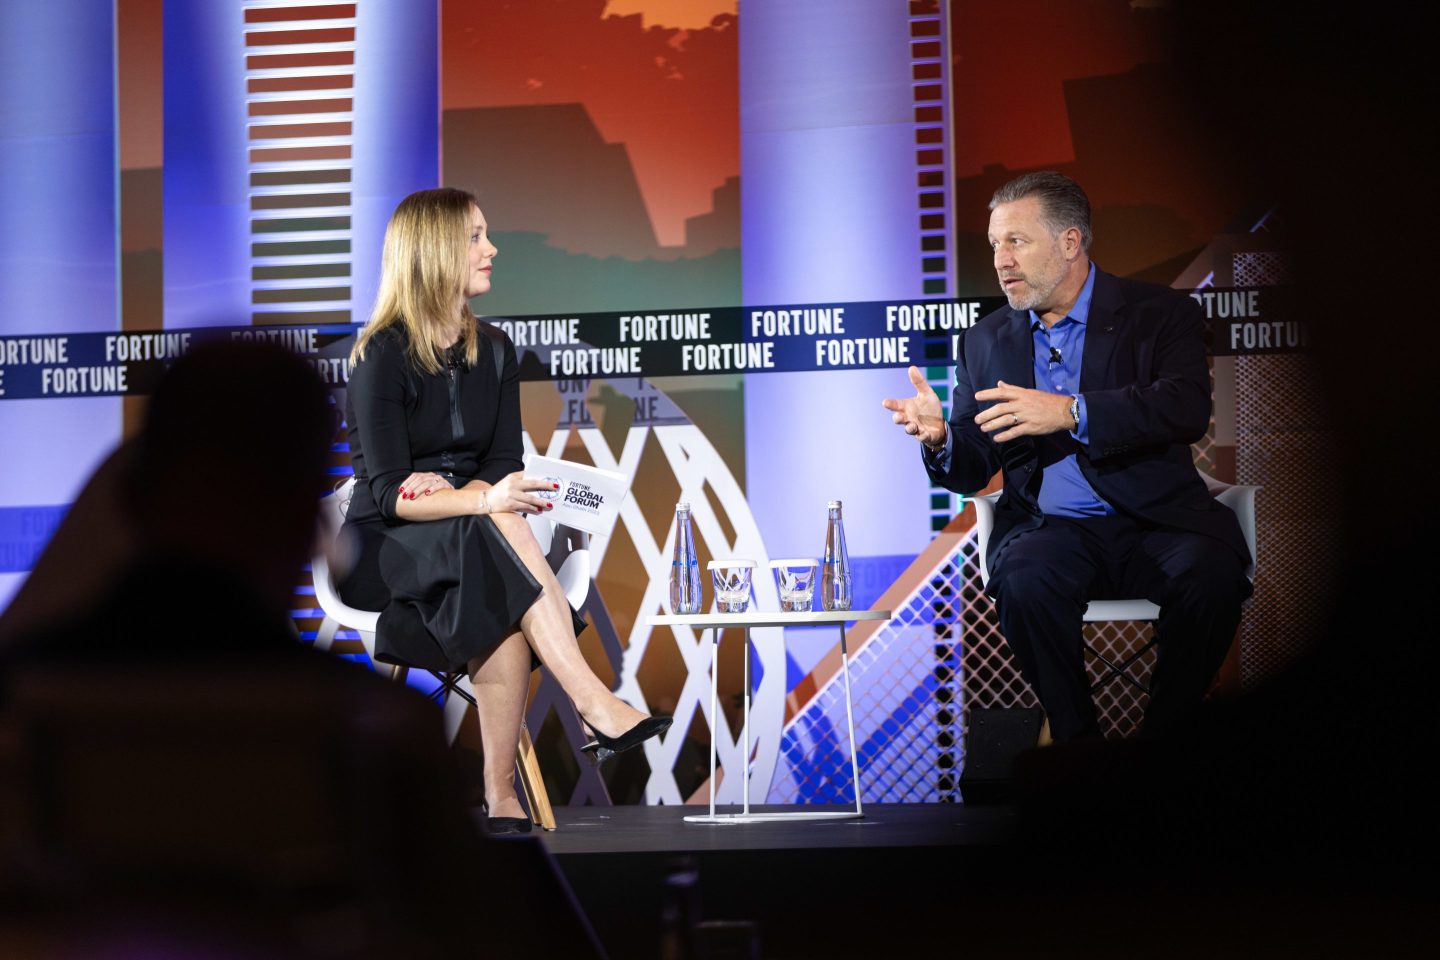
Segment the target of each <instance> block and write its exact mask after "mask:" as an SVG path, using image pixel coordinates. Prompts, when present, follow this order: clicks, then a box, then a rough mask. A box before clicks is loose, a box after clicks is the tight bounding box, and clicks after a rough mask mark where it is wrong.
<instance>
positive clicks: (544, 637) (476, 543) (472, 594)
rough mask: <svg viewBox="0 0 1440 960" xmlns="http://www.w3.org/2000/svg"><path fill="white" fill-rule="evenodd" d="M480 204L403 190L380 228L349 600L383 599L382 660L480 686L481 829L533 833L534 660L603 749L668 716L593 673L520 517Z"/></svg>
mask: <svg viewBox="0 0 1440 960" xmlns="http://www.w3.org/2000/svg"><path fill="white" fill-rule="evenodd" d="M498 252H499V251H498V250H497V249H496V248H495V245H494V244H493V243H491V242H490V238H489V236H488V235H487V233H486V223H485V217H484V215H482V214H481V212H480V207H479V204H477V203H476V201H475V198H474V197H473V196H472V195H471V194H469V193H466V192H464V191H461V190H454V189H449V188H442V189H438V190H422V191H420V192H419V193H413V194H411V195H410V196H408V197H406V198H405V199H404V200H402V201H401V202H400V205H399V206H398V207H397V208H396V209H395V213H394V214H393V215H392V216H391V218H390V223H389V225H388V226H387V227H386V230H385V249H384V258H383V264H382V267H381V280H380V291H379V294H378V295H377V297H376V301H375V309H374V311H373V312H372V313H371V315H370V322H369V324H367V325H366V326H365V328H364V329H363V330H362V331H361V332H360V335H359V337H358V338H357V339H356V342H355V349H354V351H353V353H352V354H351V360H352V362H353V363H354V369H353V371H352V373H351V375H350V383H349V389H348V400H347V404H346V406H347V409H346V419H347V422H348V423H349V432H350V455H351V460H352V462H353V464H354V467H355V479H356V483H355V488H354V489H355V492H354V496H353V498H352V500H351V503H350V509H349V513H348V514H347V517H346V524H345V525H346V529H347V530H348V531H349V532H350V533H351V534H352V535H353V538H354V541H355V542H356V543H357V545H358V548H359V549H358V551H357V557H358V559H357V560H356V562H355V565H354V568H353V569H352V570H351V571H350V572H349V573H348V574H347V576H346V577H345V578H344V580H343V582H342V583H341V585H340V593H341V596H342V598H343V599H344V600H345V602H346V603H349V604H351V605H353V606H356V607H359V608H361V609H369V610H380V611H382V613H381V615H380V621H379V628H378V631H377V634H376V655H377V657H378V658H379V659H380V660H382V661H385V662H388V663H394V664H403V665H406V666H412V667H420V668H423V669H428V670H444V671H461V670H463V671H465V672H466V673H467V674H468V675H469V676H470V679H471V681H472V682H473V683H474V685H475V692H476V695H477V696H476V699H477V700H478V702H479V703H478V709H479V715H480V735H481V742H482V744H483V748H484V751H485V803H486V808H487V812H488V820H487V825H488V826H489V828H490V829H491V831H492V832H496V833H514V832H528V831H529V829H530V821H529V820H528V819H526V818H525V817H524V816H523V811H522V810H521V807H520V803H519V800H518V798H517V797H516V796H515V789H514V777H513V771H514V767H515V750H516V745H517V742H518V739H519V734H520V722H521V718H522V715H523V712H524V707H525V696H526V693H527V690H528V687H529V674H530V670H531V669H532V664H533V660H532V657H534V658H538V660H539V661H540V662H541V663H543V664H544V665H545V666H546V667H547V668H549V670H550V672H551V673H552V674H553V675H554V676H555V678H556V680H558V681H559V682H560V685H561V687H562V688H563V689H564V690H565V692H566V694H568V695H569V696H570V698H571V699H572V700H573V701H574V702H575V706H576V708H577V709H578V710H579V711H580V715H581V717H582V718H583V719H584V720H585V723H586V725H587V726H588V727H589V728H590V729H591V731H592V732H593V733H594V736H595V742H594V743H592V744H590V745H589V748H590V749H598V750H600V751H601V752H602V756H603V755H605V754H606V753H608V752H619V751H620V750H625V749H629V748H630V747H634V746H636V745H637V744H639V743H640V742H642V741H643V740H645V739H647V738H648V737H652V736H655V735H656V734H659V733H661V732H663V731H664V730H665V729H666V728H667V727H669V725H670V720H669V718H668V717H647V716H646V715H644V714H642V713H640V712H639V711H638V710H636V709H634V708H633V707H631V706H630V705H629V704H627V703H625V702H624V701H622V700H620V699H619V698H618V697H616V696H615V695H614V694H613V693H611V692H610V690H609V689H608V688H607V687H606V686H605V684H604V683H602V682H601V681H600V679H599V678H597V677H596V676H595V674H594V673H593V672H591V670H590V668H589V666H588V665H587V664H586V662H585V659H584V657H583V656H582V655H581V653H580V649H579V646H578V645H577V644H576V641H575V633H576V629H577V625H583V621H578V618H576V616H575V614H574V612H573V611H572V610H571V609H570V606H569V604H567V603H566V600H565V594H564V593H563V592H562V591H561V589H560V586H559V584H558V583H557V582H556V581H555V577H554V575H553V574H552V573H551V571H550V567H549V565H548V564H547V563H546V561H545V557H544V556H543V555H542V554H541V552H540V548H539V545H538V544H537V543H536V541H535V538H534V536H533V535H532V534H531V532H530V526H529V522H528V521H527V520H526V515H527V514H538V513H543V512H544V511H545V510H546V509H548V505H547V503H546V501H545V500H542V499H541V498H540V497H538V496H536V491H538V490H542V489H544V488H545V487H546V486H547V484H546V482H545V481H541V480H536V479H532V478H527V477H525V476H524V475H523V474H522V473H521V472H520V471H521V467H522V463H521V455H522V446H521V439H520V383H519V379H520V378H519V369H518V366H517V364H516V359H515V347H514V345H513V344H512V343H511V342H510V340H509V338H508V337H506V336H505V335H504V334H503V333H501V332H500V331H499V330H497V329H496V328H494V327H492V326H490V325H489V324H485V323H482V322H480V321H478V320H477V319H476V318H475V315H474V314H473V313H471V312H470V306H469V298H470V297H474V296H478V295H479V294H482V293H485V292H486V291H488V290H489V289H490V278H491V270H492V267H493V264H494V261H495V257H496V255H497V254H498Z"/></svg>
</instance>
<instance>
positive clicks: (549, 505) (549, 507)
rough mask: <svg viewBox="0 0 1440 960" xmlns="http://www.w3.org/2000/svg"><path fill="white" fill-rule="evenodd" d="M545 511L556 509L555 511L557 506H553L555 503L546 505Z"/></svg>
mask: <svg viewBox="0 0 1440 960" xmlns="http://www.w3.org/2000/svg"><path fill="white" fill-rule="evenodd" d="M545 509H546V510H554V509H555V504H553V503H547V504H545Z"/></svg>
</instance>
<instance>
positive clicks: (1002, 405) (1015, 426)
mask: <svg viewBox="0 0 1440 960" xmlns="http://www.w3.org/2000/svg"><path fill="white" fill-rule="evenodd" d="M975 399H976V401H977V402H979V403H986V402H988V401H990V400H998V401H1000V402H999V403H996V404H995V405H994V406H993V407H991V408H989V409H988V410H982V411H980V413H979V414H977V415H976V417H975V422H976V423H978V424H980V429H981V430H983V431H985V432H986V433H988V434H990V439H992V440H994V441H995V442H996V443H1003V442H1005V441H1006V440H1014V439H1015V438H1016V437H1039V436H1043V435H1045V434H1047V433H1059V432H1060V431H1061V430H1072V429H1074V428H1075V421H1074V420H1072V419H1071V418H1070V398H1069V397H1067V396H1066V395H1065V394H1063V393H1046V392H1045V391H1044V390H1028V389H1026V388H1025V387H1012V386H1011V385H1010V384H1008V383H1006V382H1005V381H1004V380H1001V381H1000V382H999V383H998V384H997V385H996V386H994V387H991V388H990V389H989V390H981V391H980V392H978V393H976V394H975ZM996 431H1000V432H998V433H997V432H996Z"/></svg>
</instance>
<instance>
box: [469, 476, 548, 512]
mask: <svg viewBox="0 0 1440 960" xmlns="http://www.w3.org/2000/svg"><path fill="white" fill-rule="evenodd" d="M559 489H560V485H559V484H558V483H552V482H550V481H549V480H537V479H535V478H534V477H527V476H525V475H524V474H523V473H512V474H510V475H509V476H507V477H505V478H504V479H503V480H501V481H500V482H499V483H497V484H495V485H494V486H493V487H491V488H490V489H489V490H487V491H486V492H485V500H486V503H487V505H488V506H489V510H487V511H485V512H487V513H544V512H545V511H546V510H549V509H550V508H552V507H553V506H555V505H554V504H553V503H547V502H546V501H544V500H542V499H540V498H539V497H537V496H536V495H535V493H534V491H537V490H559Z"/></svg>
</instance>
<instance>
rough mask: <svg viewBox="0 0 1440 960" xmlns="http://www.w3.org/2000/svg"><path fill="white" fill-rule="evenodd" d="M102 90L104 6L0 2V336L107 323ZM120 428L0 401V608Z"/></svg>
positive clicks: (114, 302)
mask: <svg viewBox="0 0 1440 960" xmlns="http://www.w3.org/2000/svg"><path fill="white" fill-rule="evenodd" d="M115 93H116V83H115V9H114V3H113V0H52V2H46V3H4V4H0V340H3V338H5V337H13V336H17V335H24V336H26V337H31V336H36V337H44V336H47V335H57V334H64V333H71V332H75V333H82V332H97V331H100V332H105V331H113V330H115V329H116V328H117V327H118V324H119V279H118V277H119V246H120V244H119V223H118V202H117V192H118V186H117V172H116V171H117V162H116V158H117V147H116V137H115V133H116V123H115ZM0 368H3V364H0ZM3 389H4V383H3V380H0V391H3ZM120 427H121V418H120V401H119V400H117V399H114V398H84V399H78V398H77V399H64V398H63V397H62V398H59V399H56V398H53V397H47V398H45V399H35V400H6V399H4V398H3V396H0V457H3V464H4V466H3V469H0V607H3V606H4V605H5V604H6V603H7V602H8V600H9V598H10V596H11V594H12V593H13V591H14V590H15V589H16V588H17V587H18V585H19V583H20V582H21V580H22V579H23V577H24V574H25V572H27V571H28V570H29V569H30V568H31V566H32V565H33V562H34V558H35V556H36V555H38V552H39V550H40V549H41V548H42V547H43V546H44V544H45V542H46V540H48V538H49V534H50V532H51V530H52V529H53V527H54V524H55V522H56V521H57V520H58V518H59V515H60V514H61V512H63V507H64V505H65V504H68V503H69V502H70V501H71V500H72V499H74V496H75V493H76V491H77V490H78V489H79V487H80V486H81V485H82V484H83V483H84V481H85V479H86V478H87V477H88V476H89V474H90V472H91V470H92V468H93V467H94V466H95V464H96V463H97V462H98V461H99V460H100V458H101V457H103V456H104V455H105V454H106V453H107V452H108V451H109V449H110V448H111V447H112V446H113V445H114V444H115V442H116V441H117V439H118V438H119V435H120Z"/></svg>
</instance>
